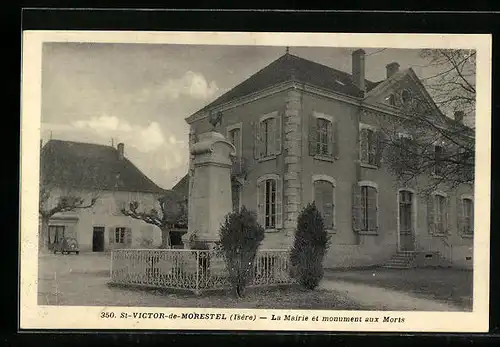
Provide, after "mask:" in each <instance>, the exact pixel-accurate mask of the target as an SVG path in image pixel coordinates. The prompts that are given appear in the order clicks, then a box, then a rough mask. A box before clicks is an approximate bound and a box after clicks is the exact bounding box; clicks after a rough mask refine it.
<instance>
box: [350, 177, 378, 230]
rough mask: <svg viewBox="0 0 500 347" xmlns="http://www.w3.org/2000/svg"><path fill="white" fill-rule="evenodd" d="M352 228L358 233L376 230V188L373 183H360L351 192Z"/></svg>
mask: <svg viewBox="0 0 500 347" xmlns="http://www.w3.org/2000/svg"><path fill="white" fill-rule="evenodd" d="M353 218H354V220H353V228H354V230H357V231H360V232H370V233H373V232H377V230H378V186H377V184H376V183H374V182H370V181H361V182H358V183H357V184H355V186H354V191H353Z"/></svg>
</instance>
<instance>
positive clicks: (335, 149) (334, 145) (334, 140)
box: [331, 121, 339, 159]
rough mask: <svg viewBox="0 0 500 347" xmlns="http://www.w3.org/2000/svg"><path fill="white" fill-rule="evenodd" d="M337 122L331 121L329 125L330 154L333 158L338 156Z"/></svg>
mask: <svg viewBox="0 0 500 347" xmlns="http://www.w3.org/2000/svg"><path fill="white" fill-rule="evenodd" d="M338 128H339V123H338V122H337V121H333V122H332V125H331V129H332V130H331V133H332V138H331V143H332V152H331V153H332V155H333V157H334V158H336V159H337V158H338V157H339V131H338Z"/></svg>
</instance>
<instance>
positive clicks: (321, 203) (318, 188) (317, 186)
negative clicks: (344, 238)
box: [313, 175, 336, 230]
mask: <svg viewBox="0 0 500 347" xmlns="http://www.w3.org/2000/svg"><path fill="white" fill-rule="evenodd" d="M313 200H314V202H315V204H316V207H317V208H318V210H319V211H320V213H321V215H322V216H323V221H324V223H325V228H326V229H327V230H334V229H335V227H336V225H335V180H334V179H333V178H332V177H329V176H323V175H315V176H313Z"/></svg>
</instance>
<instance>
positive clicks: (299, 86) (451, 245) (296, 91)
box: [184, 49, 474, 267]
mask: <svg viewBox="0 0 500 347" xmlns="http://www.w3.org/2000/svg"><path fill="white" fill-rule="evenodd" d="M386 68H387V77H386V79H384V80H382V81H377V82H373V81H369V80H367V79H366V78H365V53H364V51H363V50H361V49H359V50H356V51H354V52H353V53H352V72H351V73H347V72H343V71H339V70H336V69H333V68H331V67H328V66H325V65H321V64H319V63H316V62H313V61H310V60H306V59H303V58H300V57H298V56H295V55H292V54H290V53H288V52H287V53H286V54H284V55H283V56H281V57H280V58H278V59H277V60H275V61H274V62H272V63H271V64H270V65H268V66H266V67H264V68H263V69H261V70H260V71H258V72H256V73H255V74H254V75H252V76H251V77H249V78H248V79H246V80H245V81H243V82H241V83H240V84H239V85H237V86H236V87H234V88H233V89H232V90H230V91H228V92H227V93H225V94H223V95H222V96H220V97H219V98H218V99H216V100H215V101H213V102H212V103H210V104H209V105H207V106H206V107H204V108H202V109H201V110H199V111H198V112H196V113H194V114H192V115H191V116H189V117H188V118H186V121H187V123H188V124H189V125H190V143H191V144H192V143H193V142H195V141H196V138H197V136H198V135H199V134H201V133H204V132H206V131H209V130H211V129H212V125H211V124H210V122H209V119H210V115H211V114H212V115H213V114H214V113H215V114H221V115H222V121H221V123H220V124H219V125H217V127H216V128H215V130H216V131H218V132H220V133H222V134H223V135H225V136H227V138H228V139H229V140H230V141H231V142H232V143H233V144H234V146H235V148H236V155H237V157H236V159H235V161H234V165H233V170H232V172H233V174H232V177H233V183H232V184H233V185H232V187H233V207H234V208H235V209H237V208H239V207H241V206H243V205H244V206H246V207H247V208H249V209H251V210H254V211H256V212H257V215H258V219H259V222H260V223H261V224H262V225H263V226H264V227H265V230H266V235H265V239H264V241H263V245H262V247H264V248H287V247H290V245H291V244H292V242H293V236H294V229H295V227H296V221H297V216H298V213H299V211H300V210H301V209H302V208H303V207H304V206H305V205H306V204H307V203H309V202H312V201H315V202H316V205H317V206H318V208H319V209H320V210H321V212H322V214H323V216H324V218H325V223H326V225H327V228H328V231H329V233H330V234H331V245H330V248H329V251H328V254H327V256H326V259H325V266H327V267H349V266H371V265H382V264H385V263H387V262H388V261H389V260H390V259H391V258H394V257H395V256H397V255H398V254H401V253H402V252H415V254H417V252H420V253H418V256H419V257H420V258H421V260H422V261H423V262H428V263H429V262H430V263H432V262H437V263H439V262H443V261H444V262H445V263H446V262H447V263H450V262H451V263H453V265H456V266H462V267H471V266H472V246H473V226H474V223H473V215H474V214H473V205H474V197H473V185H472V184H463V185H461V186H460V187H458V188H457V189H456V191H455V192H454V193H453V194H450V193H447V194H445V193H443V192H441V191H435V192H433V193H432V195H431V196H429V197H428V198H426V199H423V198H420V197H419V194H418V193H419V187H418V186H397V183H396V181H395V179H394V177H393V176H391V174H390V173H389V172H388V171H387V168H386V167H385V165H384V164H383V160H381V155H380V153H378V151H377V141H378V140H377V139H378V136H377V134H378V131H377V130H378V129H377V126H378V124H379V121H380V119H386V120H387V119H389V120H390V119H391V117H394V116H395V115H397V112H398V105H400V104H401V103H404V102H406V100H408V99H409V98H411V97H412V96H416V95H418V96H420V97H423V98H425V99H426V100H427V101H428V102H429V104H430V105H433V106H434V109H433V112H437V113H438V112H440V111H439V110H438V109H437V107H436V106H435V104H434V102H433V101H432V99H431V98H430V96H429V94H428V93H427V91H426V90H425V88H424V87H423V85H422V83H421V82H420V80H419V78H418V76H417V75H416V74H415V73H414V71H413V70H412V69H411V68H410V69H405V70H400V69H399V64H398V63H391V64H388V65H387V66H386ZM450 120H451V119H450ZM438 149H439V148H438V147H436V151H438ZM184 183H185V184H188V183H187V180H186V182H184ZM429 202H430V203H429ZM417 258H418V257H417ZM431 259H435V260H431Z"/></svg>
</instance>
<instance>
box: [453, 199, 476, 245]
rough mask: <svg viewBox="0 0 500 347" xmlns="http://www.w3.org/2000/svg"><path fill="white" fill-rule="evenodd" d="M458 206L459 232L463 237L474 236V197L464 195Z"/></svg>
mask: <svg viewBox="0 0 500 347" xmlns="http://www.w3.org/2000/svg"><path fill="white" fill-rule="evenodd" d="M459 202H460V203H459V205H458V206H457V213H458V218H459V220H458V223H459V226H458V228H459V232H460V233H461V234H462V236H472V235H473V234H474V199H473V197H472V195H462V196H461V197H460V201H459Z"/></svg>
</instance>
